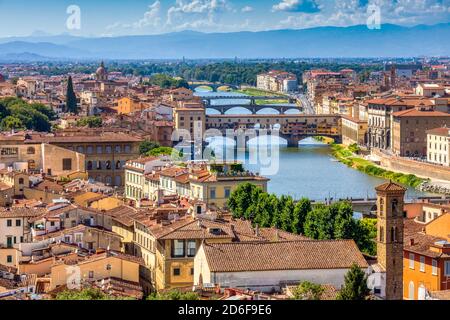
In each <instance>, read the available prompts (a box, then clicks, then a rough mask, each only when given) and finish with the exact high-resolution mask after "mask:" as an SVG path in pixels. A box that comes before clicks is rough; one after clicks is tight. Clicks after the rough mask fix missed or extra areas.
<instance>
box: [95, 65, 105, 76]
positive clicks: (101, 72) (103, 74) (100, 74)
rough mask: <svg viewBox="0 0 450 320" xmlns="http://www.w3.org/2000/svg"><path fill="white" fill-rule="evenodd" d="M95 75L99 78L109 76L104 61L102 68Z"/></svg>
mask: <svg viewBox="0 0 450 320" xmlns="http://www.w3.org/2000/svg"><path fill="white" fill-rule="evenodd" d="M95 74H96V75H97V76H105V75H107V74H108V72H107V71H106V68H105V64H104V63H103V61H102V63H101V64H100V67H99V68H98V69H97V71H96V72H95Z"/></svg>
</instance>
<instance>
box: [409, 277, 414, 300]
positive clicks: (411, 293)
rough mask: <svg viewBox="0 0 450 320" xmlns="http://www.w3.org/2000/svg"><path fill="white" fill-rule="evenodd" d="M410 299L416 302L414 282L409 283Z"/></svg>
mask: <svg viewBox="0 0 450 320" xmlns="http://www.w3.org/2000/svg"><path fill="white" fill-rule="evenodd" d="M408 299H409V300H414V282H412V281H410V282H409V288H408Z"/></svg>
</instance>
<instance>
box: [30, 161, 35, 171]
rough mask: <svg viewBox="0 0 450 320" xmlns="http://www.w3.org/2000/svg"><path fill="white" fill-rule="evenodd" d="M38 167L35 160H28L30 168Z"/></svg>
mask: <svg viewBox="0 0 450 320" xmlns="http://www.w3.org/2000/svg"><path fill="white" fill-rule="evenodd" d="M34 169H36V162H35V161H34V160H28V170H34Z"/></svg>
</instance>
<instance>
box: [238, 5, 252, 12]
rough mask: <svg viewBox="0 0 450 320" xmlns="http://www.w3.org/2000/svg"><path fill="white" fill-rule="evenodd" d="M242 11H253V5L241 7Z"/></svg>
mask: <svg viewBox="0 0 450 320" xmlns="http://www.w3.org/2000/svg"><path fill="white" fill-rule="evenodd" d="M241 11H242V12H252V11H253V7H250V6H245V7H243V8H242V9H241Z"/></svg>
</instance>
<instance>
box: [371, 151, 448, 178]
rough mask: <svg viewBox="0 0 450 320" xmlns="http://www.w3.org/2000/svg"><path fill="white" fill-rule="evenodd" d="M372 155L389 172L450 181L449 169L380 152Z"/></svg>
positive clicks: (373, 152)
mask: <svg viewBox="0 0 450 320" xmlns="http://www.w3.org/2000/svg"><path fill="white" fill-rule="evenodd" d="M372 154H373V155H374V156H376V157H378V158H379V159H380V164H381V166H382V167H385V168H388V169H389V170H392V171H399V172H405V173H410V174H414V175H416V176H419V177H424V178H430V179H436V180H446V181H450V168H448V167H442V166H437V165H433V164H430V163H425V162H419V161H414V160H409V159H404V158H400V157H396V156H389V155H386V154H384V153H383V152H381V151H379V150H372Z"/></svg>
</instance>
